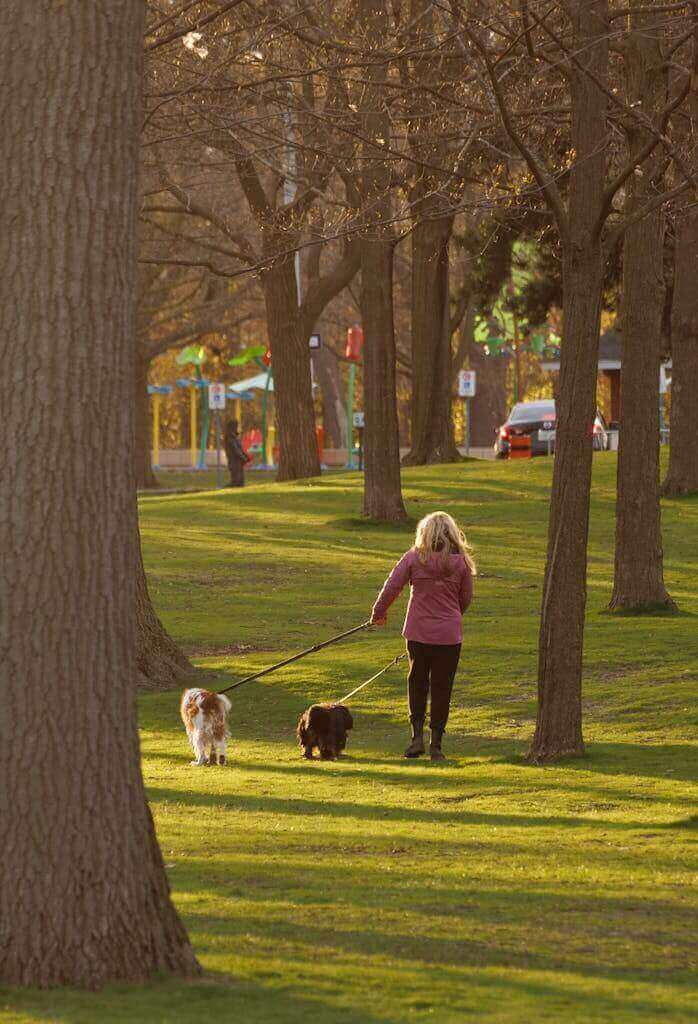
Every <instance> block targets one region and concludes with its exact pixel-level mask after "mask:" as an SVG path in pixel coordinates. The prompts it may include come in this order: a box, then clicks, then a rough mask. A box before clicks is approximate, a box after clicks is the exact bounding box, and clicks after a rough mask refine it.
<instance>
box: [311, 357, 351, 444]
mask: <svg viewBox="0 0 698 1024" xmlns="http://www.w3.org/2000/svg"><path fill="white" fill-rule="evenodd" d="M314 361H315V373H316V377H317V380H318V383H319V384H320V391H321V393H322V425H323V427H324V430H325V448H346V447H348V444H349V441H348V437H349V434H348V431H347V410H346V407H345V405H344V402H343V401H342V395H341V391H340V387H341V378H340V375H339V363H338V361H337V359H336V357H335V356H334V355H333V354H332V353H331V352H329V351H328V350H327V348H321V349H320V350H319V351H318V352H317V353H316V354H315V356H314Z"/></svg>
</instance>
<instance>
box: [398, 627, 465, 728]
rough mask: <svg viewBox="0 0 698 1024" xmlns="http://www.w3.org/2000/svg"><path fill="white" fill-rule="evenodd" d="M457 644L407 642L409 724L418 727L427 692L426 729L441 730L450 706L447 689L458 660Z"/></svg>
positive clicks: (450, 687) (450, 683) (449, 687)
mask: <svg viewBox="0 0 698 1024" xmlns="http://www.w3.org/2000/svg"><path fill="white" fill-rule="evenodd" d="M460 648H461V645H460V644H420V643H419V642H418V641H417V640H408V641H407V656H408V659H409V663H410V671H409V674H408V676H407V700H408V703H409V709H410V722H411V723H412V725H422V724H423V723H424V719H425V717H426V713H427V697H428V696H429V690H430V689H431V708H430V722H429V725H430V728H432V729H436V730H440V731H441V732H443V730H444V729H445V728H446V722H447V721H448V712H449V710H450V707H451V690H452V689H453V680H454V678H455V675H456V669H457V668H458V661H459V660H460Z"/></svg>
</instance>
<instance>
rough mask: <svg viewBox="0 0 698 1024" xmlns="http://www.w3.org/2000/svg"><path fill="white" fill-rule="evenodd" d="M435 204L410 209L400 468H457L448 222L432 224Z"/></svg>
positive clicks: (450, 223) (450, 224) (449, 219)
mask: <svg viewBox="0 0 698 1024" xmlns="http://www.w3.org/2000/svg"><path fill="white" fill-rule="evenodd" d="M433 214H434V203H433V201H432V200H431V199H428V198H426V199H424V201H423V202H421V203H418V204H417V206H416V208H415V216H417V217H418V218H419V221H418V223H417V224H416V225H415V228H414V230H413V232H412V404H411V434H412V436H411V447H410V451H409V453H408V454H407V455H406V456H405V458H404V460H403V462H404V465H409V466H421V465H424V464H426V463H434V462H457V461H458V460H459V459H460V457H461V456H460V453H459V451H458V449H457V447H456V442H455V438H454V431H453V416H452V415H451V318H450V308H449V287H448V242H449V239H450V237H451V230H452V227H453V216H445V217H438V218H434V217H433Z"/></svg>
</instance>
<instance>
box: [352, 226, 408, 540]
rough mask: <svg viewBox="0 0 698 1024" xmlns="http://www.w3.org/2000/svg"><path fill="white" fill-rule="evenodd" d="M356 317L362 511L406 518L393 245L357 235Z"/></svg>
mask: <svg viewBox="0 0 698 1024" xmlns="http://www.w3.org/2000/svg"><path fill="white" fill-rule="evenodd" d="M360 244H361V319H362V321H363V328H364V411H365V416H366V426H365V430H364V506H363V512H364V515H365V516H368V517H369V518H371V519H376V520H383V521H385V522H401V521H404V520H405V519H406V518H407V513H406V512H405V506H404V504H403V501H402V487H401V482H400V435H399V430H398V421H397V398H396V385H395V327H394V323H393V251H394V250H393V244H392V241H387V240H385V239H375V238H363V239H362V240H361V243H360Z"/></svg>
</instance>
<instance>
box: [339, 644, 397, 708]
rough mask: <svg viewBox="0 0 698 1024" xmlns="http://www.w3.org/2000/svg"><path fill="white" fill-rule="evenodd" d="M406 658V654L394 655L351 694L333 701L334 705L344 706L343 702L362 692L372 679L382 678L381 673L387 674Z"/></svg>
mask: <svg viewBox="0 0 698 1024" xmlns="http://www.w3.org/2000/svg"><path fill="white" fill-rule="evenodd" d="M406 657H407V655H406V654H398V655H396V657H394V658H393V660H392V661H389V662H388V664H387V665H386V666H385V668H382V669H381V670H380V671H379V672H376V674H375V675H374V676H371V678H370V679H367V680H366V682H365V683H361V685H360V686H357V687H356V688H355V689H354V690H352V691H351V693H348V694H347V695H346V697H342V698H341V699H340V700H336V701H334V703H335V704H344V702H345V701H348V700H349V698H350V697H353V696H354V694H355V693H358V692H359V690H363V688H364V686H368V684H369V683H372V682H373V680H374V679H377V678H378V676H382V675H383V673H384V672H387V671H388V669H389V668H392V667H393V665H397V663H398V662H399V661H402V659H403V658H406Z"/></svg>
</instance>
